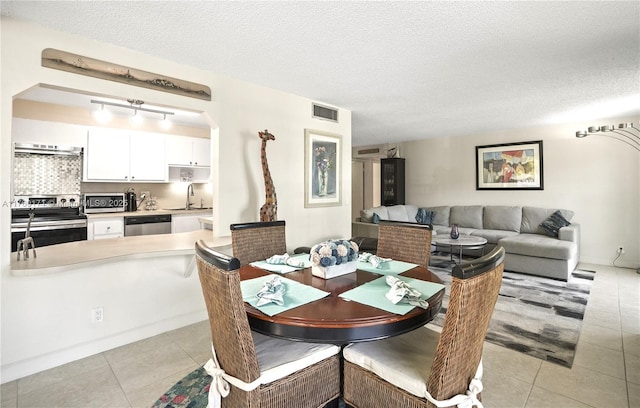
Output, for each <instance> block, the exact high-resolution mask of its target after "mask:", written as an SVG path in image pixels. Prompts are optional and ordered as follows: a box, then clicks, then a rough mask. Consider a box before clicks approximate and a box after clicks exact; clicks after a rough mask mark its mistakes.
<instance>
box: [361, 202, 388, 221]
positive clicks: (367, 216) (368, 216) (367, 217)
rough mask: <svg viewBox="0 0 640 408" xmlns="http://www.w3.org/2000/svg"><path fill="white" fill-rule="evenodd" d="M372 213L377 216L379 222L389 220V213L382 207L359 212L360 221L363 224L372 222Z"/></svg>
mask: <svg viewBox="0 0 640 408" xmlns="http://www.w3.org/2000/svg"><path fill="white" fill-rule="evenodd" d="M374 213H376V214H378V217H380V219H381V220H388V219H389V213H388V212H387V207H384V206H381V207H373V208H367V209H366V210H361V211H360V219H361V220H362V221H363V222H373V214H374Z"/></svg>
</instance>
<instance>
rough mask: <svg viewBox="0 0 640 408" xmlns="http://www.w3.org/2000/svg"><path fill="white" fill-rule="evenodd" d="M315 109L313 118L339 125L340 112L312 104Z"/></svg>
mask: <svg viewBox="0 0 640 408" xmlns="http://www.w3.org/2000/svg"><path fill="white" fill-rule="evenodd" d="M311 106H312V107H313V115H312V116H313V117H314V118H317V119H323V120H330V121H331V122H336V123H338V110H337V109H334V108H330V107H328V106H322V105H318V104H317V103H312V104H311Z"/></svg>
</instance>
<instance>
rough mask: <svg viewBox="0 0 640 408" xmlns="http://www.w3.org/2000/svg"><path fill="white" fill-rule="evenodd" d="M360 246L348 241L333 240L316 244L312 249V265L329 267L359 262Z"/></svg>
mask: <svg viewBox="0 0 640 408" xmlns="http://www.w3.org/2000/svg"><path fill="white" fill-rule="evenodd" d="M358 250H359V248H358V244H356V243H355V242H353V241H347V240H342V239H338V240H331V241H325V242H321V243H319V244H316V245H314V246H313V248H311V254H310V258H311V263H312V264H313V265H317V266H322V267H328V266H334V265H341V264H346V263H347V262H351V261H357V260H358Z"/></svg>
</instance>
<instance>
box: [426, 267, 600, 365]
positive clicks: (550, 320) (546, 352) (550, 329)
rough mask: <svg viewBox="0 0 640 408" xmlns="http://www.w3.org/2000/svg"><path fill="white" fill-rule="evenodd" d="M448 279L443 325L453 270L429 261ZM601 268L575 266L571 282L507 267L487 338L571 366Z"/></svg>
mask: <svg viewBox="0 0 640 408" xmlns="http://www.w3.org/2000/svg"><path fill="white" fill-rule="evenodd" d="M429 270H431V271H433V272H435V273H436V274H437V275H438V276H439V277H440V278H441V279H442V280H443V281H444V283H445V285H446V294H445V297H444V300H443V302H442V309H441V310H440V313H439V314H438V316H437V317H436V318H435V319H434V320H433V322H432V323H434V324H436V325H438V326H442V324H443V322H444V316H445V313H446V311H447V305H448V301H449V286H450V284H451V271H450V269H446V268H438V267H429ZM594 276H595V271H589V270H577V269H576V270H575V271H574V272H573V273H572V274H571V277H570V278H569V280H568V281H567V282H564V281H558V280H554V279H548V278H542V277H537V276H530V275H524V274H521V273H515V272H509V271H505V272H504V274H503V278H502V287H501V288H500V295H499V296H498V301H497V303H496V307H495V310H494V312H493V316H492V317H491V323H490V325H489V331H488V332H487V337H486V340H487V341H488V342H490V343H493V344H497V345H499V346H503V347H506V348H509V349H512V350H516V351H519V352H521V353H524V354H528V355H530V356H533V357H536V358H539V359H541V360H545V361H549V362H551V363H556V364H559V365H561V366H564V367H569V368H571V366H572V364H573V359H574V356H575V352H576V345H577V343H578V338H579V337H580V329H581V327H582V319H583V317H584V311H585V308H586V305H587V301H588V300H589V293H590V291H591V284H592V282H593V278H594Z"/></svg>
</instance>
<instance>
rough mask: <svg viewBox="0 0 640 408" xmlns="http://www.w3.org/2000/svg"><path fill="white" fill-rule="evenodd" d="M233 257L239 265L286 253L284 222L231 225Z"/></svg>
mask: <svg viewBox="0 0 640 408" xmlns="http://www.w3.org/2000/svg"><path fill="white" fill-rule="evenodd" d="M229 228H230V229H231V246H232V247H233V256H234V257H236V258H238V259H239V260H240V264H241V265H246V264H248V263H251V262H254V261H264V260H265V259H267V258H269V257H270V256H273V255H282V254H284V253H285V252H287V241H286V238H285V233H284V230H285V222H284V221H268V222H248V223H243V224H231V226H230V227H229Z"/></svg>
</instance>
